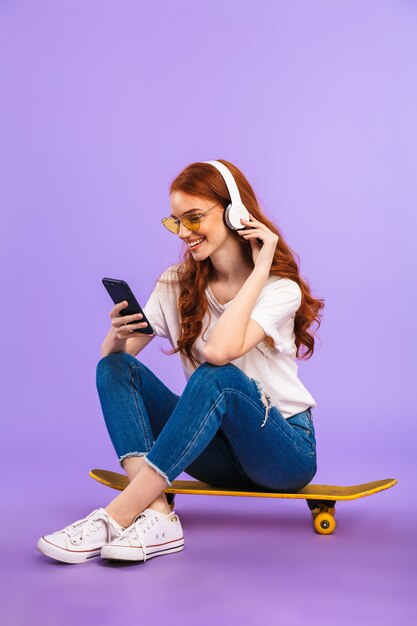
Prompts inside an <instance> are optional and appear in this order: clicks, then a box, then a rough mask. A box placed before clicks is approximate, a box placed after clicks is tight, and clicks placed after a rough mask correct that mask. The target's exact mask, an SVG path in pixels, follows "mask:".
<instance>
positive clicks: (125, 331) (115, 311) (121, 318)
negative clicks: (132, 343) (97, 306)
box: [110, 300, 148, 339]
mask: <svg viewBox="0 0 417 626" xmlns="http://www.w3.org/2000/svg"><path fill="white" fill-rule="evenodd" d="M127 306H128V303H127V302H126V300H124V301H123V302H118V303H117V304H116V305H115V306H114V307H113V308H112V310H111V311H110V319H111V325H112V328H113V331H114V333H115V336H116V337H117V339H130V338H131V337H132V333H133V330H134V329H135V328H144V327H145V326H147V325H148V324H147V323H146V322H137V324H129V325H128V326H127V324H128V322H133V321H137V320H140V319H141V317H143V316H142V313H135V314H134V315H120V311H121V310H122V309H125V308H126V307H127ZM133 336H135V335H133Z"/></svg>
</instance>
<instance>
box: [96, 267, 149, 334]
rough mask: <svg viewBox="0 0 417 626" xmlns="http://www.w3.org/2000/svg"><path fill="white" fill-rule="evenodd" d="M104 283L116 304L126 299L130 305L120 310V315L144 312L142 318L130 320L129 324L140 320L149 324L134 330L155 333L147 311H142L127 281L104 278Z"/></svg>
mask: <svg viewBox="0 0 417 626" xmlns="http://www.w3.org/2000/svg"><path fill="white" fill-rule="evenodd" d="M102 283H103V285H104V286H105V288H106V289H107V291H108V293H109V295H110V298H111V299H112V300H113V302H114V304H119V302H124V300H126V301H127V303H128V306H126V307H125V308H124V309H122V310H121V311H120V315H134V314H135V313H142V315H143V317H142V318H140V319H138V320H136V321H133V322H128V324H127V325H128V326H129V324H138V323H139V322H147V324H148V325H147V326H143V328H135V329H134V330H133V332H134V333H142V334H144V335H153V334H154V331H153V328H152V326H151V325H150V323H149V320H148V319H147V317H146V315H145V313H144V312H143V311H142V309H141V307H140V305H139V303H138V301H137V300H136V298H135V296H134V295H133V292H132V290H131V288H130V287H129V285H128V284H127V282H126V281H124V280H119V279H118V278H103V279H102Z"/></svg>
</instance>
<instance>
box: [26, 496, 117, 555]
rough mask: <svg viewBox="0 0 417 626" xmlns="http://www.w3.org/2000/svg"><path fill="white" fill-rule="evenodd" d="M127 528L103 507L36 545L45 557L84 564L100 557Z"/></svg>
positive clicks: (43, 538) (40, 540) (45, 537)
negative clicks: (110, 543)
mask: <svg viewBox="0 0 417 626" xmlns="http://www.w3.org/2000/svg"><path fill="white" fill-rule="evenodd" d="M123 530H125V528H124V527H123V526H121V525H120V524H119V523H118V522H116V520H114V519H113V518H111V517H110V516H109V514H108V513H107V511H106V510H105V509H103V508H99V509H95V510H94V511H92V513H90V514H89V515H87V517H84V518H83V519H80V520H78V521H76V522H74V523H73V524H69V526H66V527H65V528H63V529H62V530H58V531H56V532H54V533H51V534H50V535H44V536H43V537H41V538H40V539H39V541H38V545H37V546H36V547H37V548H38V550H40V551H41V552H42V553H43V554H45V555H46V556H49V557H51V558H52V559H56V560H57V561H63V562H64V563H84V562H85V561H89V560H90V559H94V558H97V557H99V556H100V551H101V548H102V547H103V546H104V545H106V543H108V542H109V541H112V540H113V539H114V538H115V537H117V536H118V535H119V534H120V533H121V532H122V531H123Z"/></svg>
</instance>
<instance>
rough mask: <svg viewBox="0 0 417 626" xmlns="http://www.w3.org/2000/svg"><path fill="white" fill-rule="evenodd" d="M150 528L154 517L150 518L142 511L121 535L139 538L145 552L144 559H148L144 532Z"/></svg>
mask: <svg viewBox="0 0 417 626" xmlns="http://www.w3.org/2000/svg"><path fill="white" fill-rule="evenodd" d="M145 526H146V529H150V528H151V526H153V519H151V520H150V519H149V517H147V516H146V515H145V514H144V513H140V514H139V515H138V516H137V517H136V518H135V519H134V521H133V522H132V524H131V525H130V526H129V527H128V528H125V529H124V530H123V532H122V533H121V534H120V535H119V537H118V538H120V537H127V538H128V539H129V540H130V539H137V540H138V541H139V543H140V546H141V548H142V552H143V560H144V561H146V554H147V552H146V544H145V538H144V536H143V535H144V533H145V532H146V529H145Z"/></svg>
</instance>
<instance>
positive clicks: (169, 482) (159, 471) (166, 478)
mask: <svg viewBox="0 0 417 626" xmlns="http://www.w3.org/2000/svg"><path fill="white" fill-rule="evenodd" d="M146 454H147V453H146ZM144 459H145V461H146V463H147V464H148V465H149V466H150V467H152V469H154V470H155V472H156V473H157V474H159V475H160V476H162V478H164V479H165V482H166V483H167V485H168V487H171V486H172V482H171V481H170V480H169V478H168V476H167V475H166V474H165V472H163V471H162V470H161V469H159V467H157V466H156V465H155V463H152V461H150V460H149V459H148V457H147V456H145V457H144Z"/></svg>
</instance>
